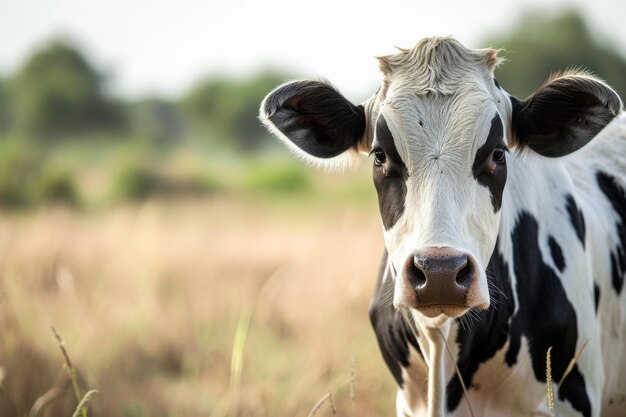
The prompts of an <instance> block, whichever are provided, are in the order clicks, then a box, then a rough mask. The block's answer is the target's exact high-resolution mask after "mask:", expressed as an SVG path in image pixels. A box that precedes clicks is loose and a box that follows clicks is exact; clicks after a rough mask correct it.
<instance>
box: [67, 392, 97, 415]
mask: <svg viewBox="0 0 626 417" xmlns="http://www.w3.org/2000/svg"><path fill="white" fill-rule="evenodd" d="M97 392H98V390H95V389H92V390H89V391H87V393H86V394H85V396H84V397H83V399H82V400H80V402H79V403H78V405H77V406H76V410H75V411H74V414H72V417H80V416H81V414H83V412H86V411H87V403H88V402H89V400H91V396H92V395H94V394H96V393H97Z"/></svg>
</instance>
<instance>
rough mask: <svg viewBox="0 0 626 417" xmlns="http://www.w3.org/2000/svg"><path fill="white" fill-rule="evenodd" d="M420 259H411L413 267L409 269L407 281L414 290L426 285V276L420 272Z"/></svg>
mask: <svg viewBox="0 0 626 417" xmlns="http://www.w3.org/2000/svg"><path fill="white" fill-rule="evenodd" d="M421 261H422V259H418V257H417V256H415V257H414V258H413V265H411V267H410V268H409V279H410V280H411V284H412V285H413V287H414V288H420V287H423V286H424V285H426V275H424V272H423V271H422V269H421V267H422V262H421Z"/></svg>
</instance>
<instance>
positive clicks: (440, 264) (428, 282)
mask: <svg viewBox="0 0 626 417" xmlns="http://www.w3.org/2000/svg"><path fill="white" fill-rule="evenodd" d="M473 265H474V262H473V260H472V258H471V257H470V256H469V255H467V254H464V253H462V252H459V251H457V250H455V249H452V248H447V247H445V248H423V249H420V250H418V251H416V252H414V253H413V255H412V256H410V257H409V259H407V261H406V265H405V271H404V272H405V274H406V275H405V276H406V277H407V279H408V281H409V284H410V286H411V288H412V289H413V291H415V299H414V300H415V304H416V305H415V306H413V307H415V308H417V309H419V308H420V307H423V306H433V305H457V306H467V293H468V291H469V288H470V285H471V284H472V280H473V278H472V277H473V270H474V269H475V268H474V266H473Z"/></svg>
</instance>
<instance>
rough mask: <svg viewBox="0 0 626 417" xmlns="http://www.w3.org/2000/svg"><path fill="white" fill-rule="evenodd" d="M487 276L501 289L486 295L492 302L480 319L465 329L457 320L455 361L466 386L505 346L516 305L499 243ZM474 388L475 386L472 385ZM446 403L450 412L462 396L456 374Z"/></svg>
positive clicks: (447, 391) (480, 313) (479, 315)
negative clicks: (480, 367) (457, 351)
mask: <svg viewBox="0 0 626 417" xmlns="http://www.w3.org/2000/svg"><path fill="white" fill-rule="evenodd" d="M487 276H489V279H490V281H491V284H492V285H493V286H494V287H496V288H497V289H498V290H500V291H501V292H500V291H497V290H496V291H492V292H491V293H490V294H489V296H490V297H491V302H492V304H493V305H497V306H498V307H497V308H490V309H489V310H487V311H482V310H481V311H478V312H477V314H478V317H479V320H478V321H475V322H472V323H471V327H470V328H467V329H464V328H463V325H461V324H459V330H458V332H457V336H456V342H457V345H458V346H459V353H458V358H457V365H458V367H459V370H460V371H461V375H462V376H463V382H464V383H465V386H466V387H468V388H469V387H470V386H472V380H473V378H474V374H475V373H476V371H478V368H479V366H480V364H482V363H485V362H487V361H488V360H489V359H491V358H492V357H494V355H495V354H496V352H497V351H498V350H500V349H502V347H503V346H504V344H505V343H506V340H507V336H508V331H509V318H510V317H511V315H512V314H513V310H514V308H515V305H514V301H513V295H512V291H511V283H510V279H509V269H508V265H507V264H506V263H505V262H504V259H503V258H502V255H501V254H500V252H499V251H498V245H497V244H496V249H495V250H494V252H493V254H492V255H491V259H490V260H489V266H488V267H487ZM474 388H475V389H476V388H477V387H476V386H474ZM446 394H447V407H448V411H449V412H453V411H454V410H455V409H456V408H457V407H458V406H459V403H460V401H461V398H462V397H463V389H462V387H461V383H460V382H459V379H458V377H457V376H456V374H455V375H454V376H453V377H452V378H451V379H450V381H449V382H448V386H447V388H446Z"/></svg>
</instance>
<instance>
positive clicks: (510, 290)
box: [370, 116, 626, 417]
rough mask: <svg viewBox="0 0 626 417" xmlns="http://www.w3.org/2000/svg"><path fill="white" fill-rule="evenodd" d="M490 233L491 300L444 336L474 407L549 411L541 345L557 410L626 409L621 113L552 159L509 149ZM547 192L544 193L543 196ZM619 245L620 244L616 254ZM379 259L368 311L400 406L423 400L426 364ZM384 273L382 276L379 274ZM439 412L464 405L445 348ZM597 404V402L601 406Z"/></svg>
mask: <svg viewBox="0 0 626 417" xmlns="http://www.w3.org/2000/svg"><path fill="white" fill-rule="evenodd" d="M510 162H511V163H509V165H508V176H509V179H508V180H507V183H508V187H507V189H506V190H505V193H504V197H503V203H502V219H501V223H500V229H499V232H498V243H497V244H496V248H495V250H494V252H493V254H492V256H491V259H490V262H489V266H488V268H487V270H488V275H489V276H490V278H491V280H492V283H493V290H492V291H491V294H490V295H491V297H492V304H493V305H494V307H495V308H491V309H489V310H486V311H480V312H477V313H476V314H477V317H476V318H472V319H471V320H470V322H469V323H462V322H461V321H457V322H455V323H453V324H451V326H450V329H449V333H448V343H449V345H450V347H451V349H452V351H453V356H454V357H455V358H456V362H457V366H458V368H459V370H460V371H461V374H462V375H463V379H464V382H465V385H466V386H467V389H468V392H469V400H470V404H471V406H472V408H473V411H474V415H476V416H510V417H516V416H534V415H537V416H541V415H550V414H549V408H548V398H547V385H546V383H545V381H546V352H547V350H548V348H549V347H552V351H551V359H552V376H553V378H554V381H555V382H559V381H560V380H561V377H562V376H563V373H564V372H565V370H566V368H567V366H568V365H569V363H570V360H572V358H573V357H574V355H575V353H576V351H577V350H578V349H580V348H581V347H582V346H583V345H584V344H585V342H587V343H586V347H585V348H584V350H583V353H582V354H581V355H580V357H579V358H578V360H577V361H576V364H575V366H574V368H573V369H572V371H570V372H569V374H568V375H567V377H566V378H565V379H564V380H563V383H562V384H560V385H559V384H558V383H555V384H554V391H555V399H556V411H557V415H564V416H566V415H572V416H579V415H583V416H599V415H602V416H623V415H626V361H624V360H622V358H624V357H626V339H625V334H626V300H625V299H624V297H625V295H624V292H625V291H623V290H622V283H623V269H621V268H622V267H620V266H619V265H620V264H623V263H624V255H623V249H622V248H623V246H622V245H623V240H622V239H623V237H624V229H623V228H624V226H625V225H626V218H625V217H624V216H625V214H626V194H625V191H624V190H626V183H625V182H624V178H625V177H626V175H625V174H626V117H625V116H621V117H620V118H618V119H617V120H615V121H614V122H613V123H612V124H611V125H609V126H608V127H607V128H606V129H605V130H604V131H602V132H601V133H600V134H599V136H598V137H596V138H595V139H594V140H593V142H591V143H590V144H589V145H588V146H586V147H585V148H582V149H581V150H580V151H578V152H576V153H575V154H572V155H571V156H569V157H566V158H563V159H562V160H560V161H558V162H557V161H554V160H548V159H546V158H541V157H533V156H532V155H520V156H515V157H514V158H511V159H510ZM546 196H549V198H546ZM618 254H621V255H618ZM386 263H387V257H386V256H385V257H384V258H383V261H382V267H381V272H380V274H379V277H378V285H377V289H376V294H375V296H374V299H373V301H372V305H371V308H370V317H371V320H372V323H373V326H374V329H375V331H376V336H377V338H378V341H379V345H380V348H381V351H382V353H383V357H384V358H385V361H386V362H387V364H388V366H389V368H390V370H391V371H392V374H393V375H394V377H395V379H396V381H397V382H398V384H399V386H400V390H399V392H398V399H397V402H398V415H399V416H422V415H426V410H427V403H426V399H427V393H426V387H427V384H426V381H427V375H428V372H427V366H426V364H425V360H424V358H423V357H422V356H421V348H420V345H423V344H425V342H423V343H418V338H419V330H418V332H417V333H418V336H417V337H416V335H415V334H414V333H413V332H412V331H411V330H410V328H409V327H408V326H407V324H406V320H405V317H404V316H403V315H401V314H400V313H399V312H397V310H396V309H395V308H394V307H393V305H392V304H391V303H390V302H389V298H388V296H387V294H389V292H390V291H393V279H392V277H391V276H389V275H390V272H389V269H388V268H386ZM386 275H387V276H386ZM445 368H446V369H445V375H446V401H445V407H446V412H447V413H449V415H451V416H469V415H470V411H469V409H468V406H467V403H466V401H465V400H464V399H463V398H462V397H463V391H462V388H461V385H460V383H459V380H458V378H457V376H456V373H455V369H454V365H453V364H452V363H451V361H450V358H446V364H445ZM600 410H601V413H600Z"/></svg>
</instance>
